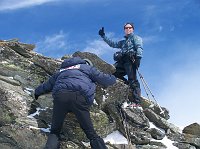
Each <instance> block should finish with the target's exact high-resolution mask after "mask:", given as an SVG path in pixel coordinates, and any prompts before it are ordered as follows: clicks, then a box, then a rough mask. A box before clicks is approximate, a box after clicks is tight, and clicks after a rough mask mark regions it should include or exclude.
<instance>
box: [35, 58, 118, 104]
mask: <svg viewBox="0 0 200 149" xmlns="http://www.w3.org/2000/svg"><path fill="white" fill-rule="evenodd" d="M115 82H116V78H115V77H114V76H113V75H109V74H104V73H103V72H100V71H99V70H97V69H96V68H95V67H92V66H89V65H87V64H86V62H85V60H83V59H81V58H80V57H73V58H70V59H66V60H64V62H63V63H62V64H61V69H60V71H58V72H56V73H55V74H54V75H52V76H51V77H50V78H49V80H48V81H47V82H45V83H43V84H41V85H40V86H38V87H37V88H36V89H35V94H36V95H38V96H39V95H42V94H45V93H48V92H51V91H52V95H54V94H55V93H56V92H58V91H61V90H63V89H66V90H71V91H79V92H80V93H81V94H82V95H83V96H85V97H86V99H87V101H88V103H89V104H92V103H93V100H94V93H95V90H96V85H95V83H98V84H100V85H102V86H104V87H108V86H109V85H113V84H114V83H115Z"/></svg>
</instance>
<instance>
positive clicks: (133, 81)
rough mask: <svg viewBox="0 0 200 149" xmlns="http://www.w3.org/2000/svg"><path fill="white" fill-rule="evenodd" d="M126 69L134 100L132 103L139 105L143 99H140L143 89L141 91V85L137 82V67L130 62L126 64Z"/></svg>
mask: <svg viewBox="0 0 200 149" xmlns="http://www.w3.org/2000/svg"><path fill="white" fill-rule="evenodd" d="M124 68H125V70H126V73H127V75H128V82H129V86H130V88H131V90H132V96H133V98H132V99H131V100H130V101H133V102H135V103H137V104H138V103H140V102H141V98H140V97H141V89H140V84H139V82H138V80H137V74H136V66H135V65H134V64H133V63H132V62H131V61H130V62H126V63H124Z"/></svg>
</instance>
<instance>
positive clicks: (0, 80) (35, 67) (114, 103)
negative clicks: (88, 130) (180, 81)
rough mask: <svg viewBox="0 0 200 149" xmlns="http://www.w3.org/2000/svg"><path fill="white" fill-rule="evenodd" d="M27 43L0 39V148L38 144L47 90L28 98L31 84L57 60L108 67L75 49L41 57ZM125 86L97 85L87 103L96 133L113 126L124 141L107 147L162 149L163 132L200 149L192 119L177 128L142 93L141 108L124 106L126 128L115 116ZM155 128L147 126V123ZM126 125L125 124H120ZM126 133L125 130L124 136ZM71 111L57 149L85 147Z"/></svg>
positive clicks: (184, 146)
mask: <svg viewBox="0 0 200 149" xmlns="http://www.w3.org/2000/svg"><path fill="white" fill-rule="evenodd" d="M34 48H35V46H34V45H33V44H25V43H20V42H19V41H18V40H17V39H15V40H9V41H5V40H0V148H2V149H25V148H26V149H42V148H43V147H44V145H45V143H46V139H47V135H48V132H46V131H44V130H48V128H49V127H50V123H51V114H52V100H53V99H52V97H51V94H45V95H43V96H40V97H39V99H38V100H37V101H35V100H34V98H33V96H32V95H33V91H34V88H35V87H37V86H38V85H39V84H40V83H42V82H44V81H45V80H47V79H48V77H49V76H50V75H52V74H53V73H54V71H55V70H57V69H58V68H59V66H60V64H61V62H62V59H64V58H69V57H72V56H80V57H81V58H88V59H90V60H91V61H92V63H93V64H94V66H96V67H97V68H98V69H99V70H101V71H103V72H106V73H113V72H114V71H115V69H114V67H113V66H112V65H110V64H108V63H106V62H105V61H103V60H102V59H100V58H99V57H98V56H97V55H95V54H92V53H87V52H79V51H77V52H75V53H74V54H73V55H65V56H63V58H62V59H54V58H49V57H45V56H43V55H40V54H38V53H36V52H34V51H33V49H34ZM127 94H128V86H127V85H125V84H124V83H123V82H122V81H121V80H117V83H116V84H114V85H113V86H111V87H109V88H106V89H104V88H102V87H101V86H97V91H96V96H95V100H96V104H94V105H93V106H92V107H91V117H92V121H93V122H94V127H95V129H96V131H97V133H98V134H99V135H100V136H101V137H106V136H107V135H108V134H110V133H112V132H114V131H116V130H117V131H119V132H121V133H122V135H123V136H124V137H126V138H127V139H128V140H129V142H130V144H129V145H128V144H111V143H109V142H107V143H106V145H107V147H108V148H109V149H129V148H132V149H166V148H167V146H166V145H165V144H163V143H162V140H163V139H164V138H165V137H167V138H168V139H170V140H172V141H173V142H174V143H173V145H174V146H176V147H177V148H179V149H200V125H199V124H198V123H193V124H191V125H189V126H187V127H185V128H184V129H183V130H182V131H181V130H180V129H179V128H178V127H177V126H175V125H174V124H172V123H169V122H168V119H169V118H170V116H169V111H168V110H167V109H166V108H164V107H161V108H162V110H163V111H164V113H161V109H160V107H159V106H158V105H157V104H156V103H154V102H152V101H150V100H149V99H146V98H145V97H143V99H142V108H143V110H138V109H134V108H124V109H123V113H124V114H125V115H124V116H125V117H126V123H125V124H126V127H124V126H125V125H124V123H123V121H122V119H121V117H120V111H119V109H118V107H119V105H121V103H123V102H124V101H127V100H128V99H127V98H128V97H127ZM152 124H153V125H155V126H156V127H154V128H152V127H150V126H151V125H152ZM125 128H127V129H125ZM127 132H129V133H128V134H129V135H128V136H127ZM83 142H88V140H87V138H86V136H85V134H84V133H83V131H82V130H81V128H80V126H79V124H78V123H77V120H76V118H75V117H74V115H73V114H68V115H67V118H66V120H65V123H64V126H63V130H62V134H61V149H65V148H71V149H73V148H74V149H75V148H77V149H80V148H86V149H87V148H90V147H89V146H86V145H85V144H84V143H83Z"/></svg>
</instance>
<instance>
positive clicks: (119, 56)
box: [113, 51, 122, 61]
mask: <svg viewBox="0 0 200 149" xmlns="http://www.w3.org/2000/svg"><path fill="white" fill-rule="evenodd" d="M121 58H122V52H120V51H118V52H115V53H114V55H113V59H114V61H120V60H121Z"/></svg>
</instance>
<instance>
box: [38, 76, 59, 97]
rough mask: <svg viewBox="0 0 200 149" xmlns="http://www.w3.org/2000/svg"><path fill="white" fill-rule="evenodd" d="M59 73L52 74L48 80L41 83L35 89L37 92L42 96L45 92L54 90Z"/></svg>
mask: <svg viewBox="0 0 200 149" xmlns="http://www.w3.org/2000/svg"><path fill="white" fill-rule="evenodd" d="M57 76H58V74H54V75H52V76H51V77H50V78H49V79H48V80H47V81H46V82H44V83H42V84H40V85H39V86H38V87H37V88H36V89H35V94H36V95H38V96H40V95H42V94H45V93H49V92H51V91H52V89H53V86H54V84H55V81H56V78H57Z"/></svg>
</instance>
